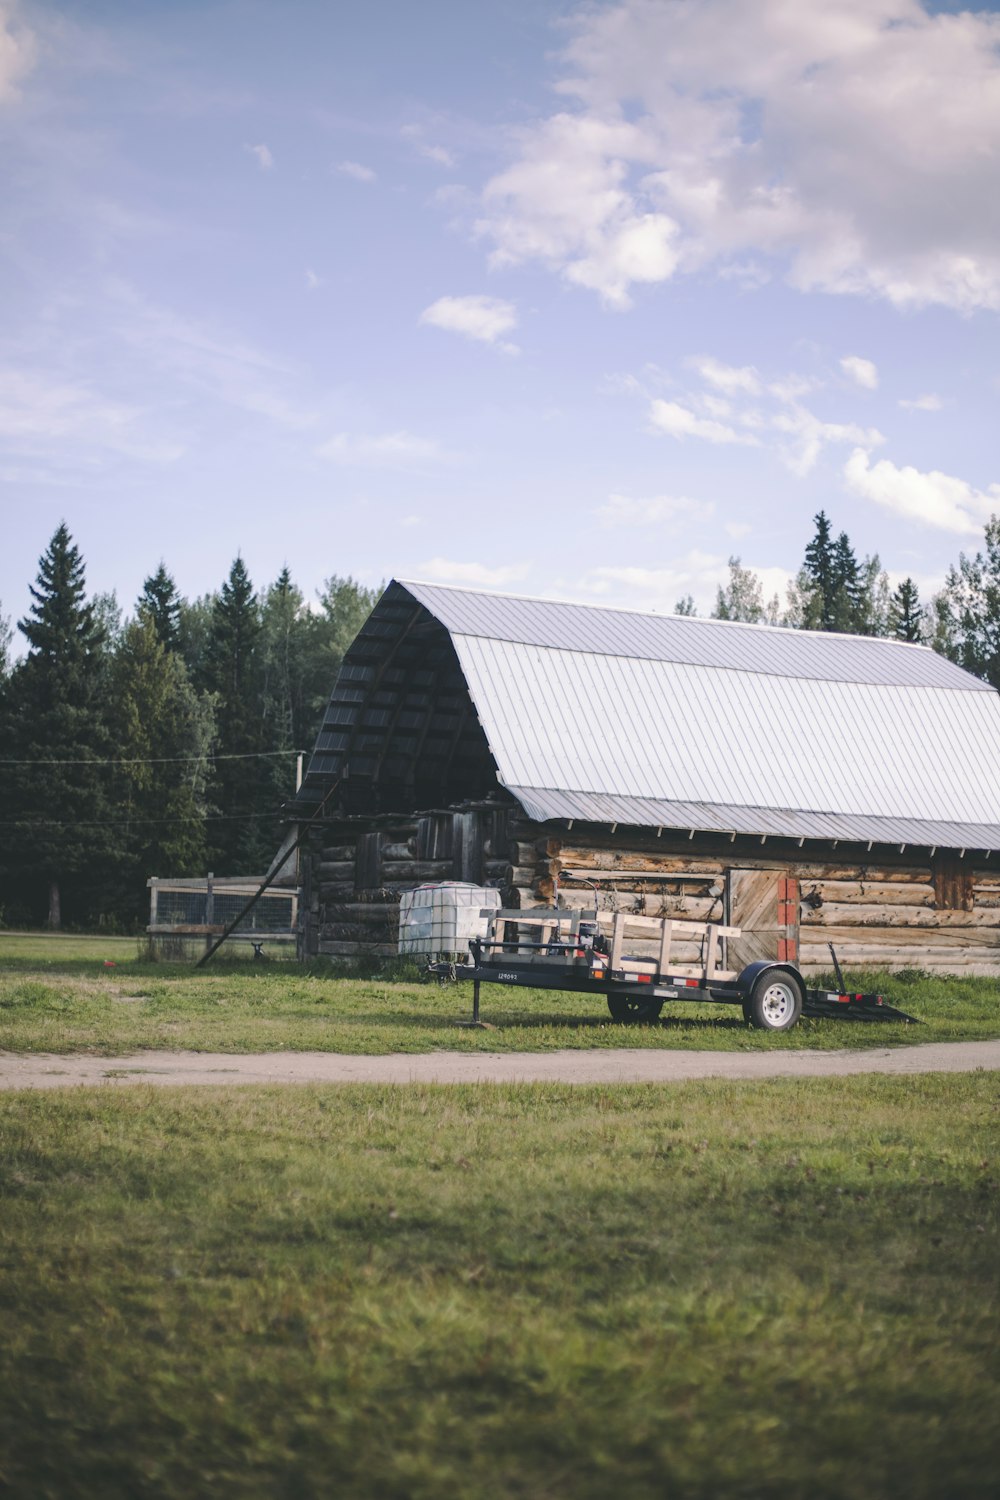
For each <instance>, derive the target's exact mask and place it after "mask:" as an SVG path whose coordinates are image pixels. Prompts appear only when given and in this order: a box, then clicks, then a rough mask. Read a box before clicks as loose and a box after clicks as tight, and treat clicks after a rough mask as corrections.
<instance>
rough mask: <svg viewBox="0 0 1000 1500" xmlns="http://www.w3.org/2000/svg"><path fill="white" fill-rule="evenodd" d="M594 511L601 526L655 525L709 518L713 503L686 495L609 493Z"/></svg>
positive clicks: (712, 511)
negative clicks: (646, 496)
mask: <svg viewBox="0 0 1000 1500" xmlns="http://www.w3.org/2000/svg"><path fill="white" fill-rule="evenodd" d="M594 514H595V515H596V516H597V519H598V520H599V521H600V523H601V525H602V526H608V527H619V526H656V525H659V524H660V523H662V522H665V521H706V520H709V519H710V518H711V517H712V516H713V515H714V514H715V506H714V505H713V504H712V502H711V501H710V500H690V499H688V497H687V496H686V495H653V496H651V497H650V498H649V499H645V500H633V499H632V498H630V497H629V496H628V495H609V496H608V499H607V500H606V502H605V503H604V504H603V505H599V506H598V507H597V508H596V510H595V511H594Z"/></svg>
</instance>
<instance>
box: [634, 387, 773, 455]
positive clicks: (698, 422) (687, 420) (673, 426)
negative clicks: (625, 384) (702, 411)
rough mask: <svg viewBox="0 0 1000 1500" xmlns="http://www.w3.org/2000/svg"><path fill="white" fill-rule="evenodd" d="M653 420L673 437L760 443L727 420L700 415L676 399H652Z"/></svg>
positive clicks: (659, 430)
mask: <svg viewBox="0 0 1000 1500" xmlns="http://www.w3.org/2000/svg"><path fill="white" fill-rule="evenodd" d="M649 420H650V421H651V422H652V424H653V426H654V428H655V429H656V430H657V431H658V432H665V433H667V434H668V435H669V436H670V437H673V438H686V437H697V438H703V439H704V440H705V442H707V443H742V444H745V445H746V446H748V447H752V448H756V447H757V446H759V439H758V438H756V437H754V435H753V434H752V433H749V432H737V430H736V428H735V427H729V426H727V425H726V424H725V423H724V422H717V421H715V419H714V418H712V417H699V416H697V415H696V414H695V413H694V412H693V411H689V410H688V408H687V407H686V406H681V405H680V404H679V403H678V402H676V401H664V400H662V399H661V398H659V397H657V399H656V400H655V401H652V402H650V407H649Z"/></svg>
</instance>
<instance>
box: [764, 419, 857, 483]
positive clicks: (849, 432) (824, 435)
mask: <svg viewBox="0 0 1000 1500" xmlns="http://www.w3.org/2000/svg"><path fill="white" fill-rule="evenodd" d="M770 425H771V426H772V427H773V428H774V430H775V431H776V432H780V433H785V434H787V435H788V437H789V438H790V440H791V441H789V442H786V443H782V444H780V446H779V453H780V455H781V458H782V460H783V462H784V463H785V464H786V465H787V466H788V468H789V469H791V471H792V473H793V474H797V475H799V477H800V478H801V477H803V476H804V475H806V474H808V473H809V472H810V471H811V470H812V469H813V468H815V466H816V461H817V459H818V458H819V456H820V453H821V452H822V450H823V449H824V448H825V447H827V446H828V445H829V444H836V443H860V444H862V445H863V446H864V447H865V448H878V447H879V446H880V445H881V444H882V443H884V442H885V438H884V437H883V436H882V434H881V433H880V432H879V430H878V428H877V427H858V426H857V425H856V424H855V423H854V422H824V421H823V420H822V419H821V418H820V417H817V416H816V414H815V412H811V411H809V410H808V409H807V408H806V407H804V406H801V405H799V404H798V403H797V402H793V403H792V404H791V405H790V406H789V408H788V410H787V411H784V412H778V413H777V414H776V415H775V416H774V417H772V418H771V424H770Z"/></svg>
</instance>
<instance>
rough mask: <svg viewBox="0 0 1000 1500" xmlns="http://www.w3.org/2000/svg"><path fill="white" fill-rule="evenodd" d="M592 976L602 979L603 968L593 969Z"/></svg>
mask: <svg viewBox="0 0 1000 1500" xmlns="http://www.w3.org/2000/svg"><path fill="white" fill-rule="evenodd" d="M594 978H595V979H603V978H604V970H603V969H595V970H594Z"/></svg>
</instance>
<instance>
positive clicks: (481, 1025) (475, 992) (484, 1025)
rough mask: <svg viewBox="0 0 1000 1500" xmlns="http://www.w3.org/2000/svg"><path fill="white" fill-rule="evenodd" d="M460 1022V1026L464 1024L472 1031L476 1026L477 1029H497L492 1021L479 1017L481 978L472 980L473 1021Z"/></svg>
mask: <svg viewBox="0 0 1000 1500" xmlns="http://www.w3.org/2000/svg"><path fill="white" fill-rule="evenodd" d="M458 1024H459V1026H464V1027H465V1028H466V1030H467V1031H471V1030H473V1029H474V1028H475V1029H476V1030H477V1031H496V1027H495V1026H491V1025H490V1023H489V1021H481V1020H480V1019H479V980H478V979H474V980H473V981H472V1020H471V1021H459V1022H458Z"/></svg>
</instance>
